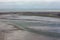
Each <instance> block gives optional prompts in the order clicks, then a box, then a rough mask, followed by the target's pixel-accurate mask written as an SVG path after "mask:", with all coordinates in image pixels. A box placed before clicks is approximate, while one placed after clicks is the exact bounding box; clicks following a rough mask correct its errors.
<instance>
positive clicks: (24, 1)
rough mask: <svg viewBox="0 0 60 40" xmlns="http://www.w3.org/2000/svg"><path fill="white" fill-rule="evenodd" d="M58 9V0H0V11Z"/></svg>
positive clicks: (59, 3)
mask: <svg viewBox="0 0 60 40" xmlns="http://www.w3.org/2000/svg"><path fill="white" fill-rule="evenodd" d="M19 10H60V0H0V11H19Z"/></svg>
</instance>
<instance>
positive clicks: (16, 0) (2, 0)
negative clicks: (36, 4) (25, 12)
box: [0, 0, 60, 2]
mask: <svg viewBox="0 0 60 40" xmlns="http://www.w3.org/2000/svg"><path fill="white" fill-rule="evenodd" d="M21 1H24V2H30V1H45V2H52V1H60V0H0V2H21Z"/></svg>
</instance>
